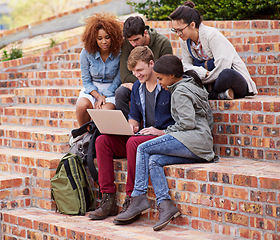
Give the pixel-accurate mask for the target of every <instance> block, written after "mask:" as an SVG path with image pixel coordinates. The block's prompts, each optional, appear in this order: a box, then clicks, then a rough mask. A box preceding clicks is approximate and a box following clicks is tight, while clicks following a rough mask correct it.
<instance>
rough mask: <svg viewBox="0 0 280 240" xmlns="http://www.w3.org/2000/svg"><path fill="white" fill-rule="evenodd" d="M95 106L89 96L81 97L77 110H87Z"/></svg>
mask: <svg viewBox="0 0 280 240" xmlns="http://www.w3.org/2000/svg"><path fill="white" fill-rule="evenodd" d="M89 108H93V107H92V104H91V102H90V101H89V100H88V99H87V98H80V99H79V100H78V101H77V104H76V111H85V110H86V109H89Z"/></svg>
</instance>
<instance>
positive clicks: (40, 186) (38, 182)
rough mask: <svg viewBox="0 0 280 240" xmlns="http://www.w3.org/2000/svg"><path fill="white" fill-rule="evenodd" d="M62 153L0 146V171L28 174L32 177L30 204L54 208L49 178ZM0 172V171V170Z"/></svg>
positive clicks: (52, 174)
mask: <svg viewBox="0 0 280 240" xmlns="http://www.w3.org/2000/svg"><path fill="white" fill-rule="evenodd" d="M63 156H64V154H62V153H52V152H43V151H41V152H40V151H32V150H25V149H16V151H15V150H14V151H13V150H11V148H3V147H2V148H0V171H2V172H3V173H4V172H8V173H10V172H11V173H14V174H29V176H30V177H31V179H32V181H31V182H32V195H31V197H32V206H34V207H38V208H43V209H49V210H50V209H55V206H54V204H53V203H52V201H51V192H50V189H51V187H50V179H51V178H52V177H53V176H54V174H55V171H56V168H57V166H58V163H59V161H60V159H61V158H62V157H63ZM0 173H1V172H0Z"/></svg>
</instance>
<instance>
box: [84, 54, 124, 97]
mask: <svg viewBox="0 0 280 240" xmlns="http://www.w3.org/2000/svg"><path fill="white" fill-rule="evenodd" d="M80 63H81V72H82V80H83V85H84V87H85V93H88V94H89V93H91V92H92V91H94V90H96V91H98V88H97V87H96V86H95V85H94V82H99V83H111V85H110V86H109V88H108V89H105V90H104V92H102V93H100V94H102V95H104V96H106V97H111V96H114V93H115V90H116V89H117V88H118V87H119V85H120V84H121V79H120V53H119V54H118V56H117V57H115V56H114V55H112V53H110V55H109V57H108V58H107V60H106V62H105V63H104V62H103V60H102V58H101V56H100V53H99V52H96V53H94V54H89V53H88V52H87V50H85V49H83V50H82V52H81V54H80Z"/></svg>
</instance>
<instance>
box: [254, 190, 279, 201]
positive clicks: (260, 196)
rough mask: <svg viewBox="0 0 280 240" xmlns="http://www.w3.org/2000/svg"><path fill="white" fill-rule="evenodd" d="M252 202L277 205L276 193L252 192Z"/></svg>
mask: <svg viewBox="0 0 280 240" xmlns="http://www.w3.org/2000/svg"><path fill="white" fill-rule="evenodd" d="M250 200H251V201H254V202H265V203H266V202H269V203H276V193H275V192H262V191H250Z"/></svg>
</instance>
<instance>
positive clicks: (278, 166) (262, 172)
mask: <svg viewBox="0 0 280 240" xmlns="http://www.w3.org/2000/svg"><path fill="white" fill-rule="evenodd" d="M169 167H170V166H169ZM172 167H174V168H181V169H187V171H189V170H193V169H194V170H200V169H201V170H202V171H208V172H209V171H212V172H221V173H228V174H234V175H238V174H240V175H245V176H256V177H263V178H275V179H280V175H279V171H280V163H273V162H260V161H254V160H245V159H236V158H220V161H219V162H218V163H209V164H177V165H172Z"/></svg>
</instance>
